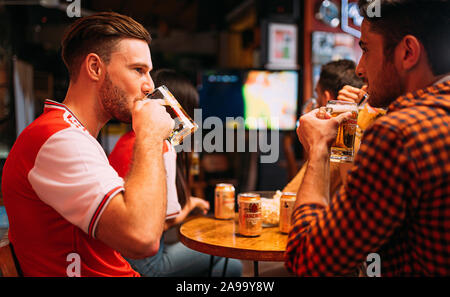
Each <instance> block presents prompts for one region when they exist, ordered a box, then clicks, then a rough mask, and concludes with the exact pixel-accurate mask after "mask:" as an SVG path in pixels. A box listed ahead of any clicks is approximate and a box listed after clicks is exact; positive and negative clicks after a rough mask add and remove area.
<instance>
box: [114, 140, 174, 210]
mask: <svg viewBox="0 0 450 297" xmlns="http://www.w3.org/2000/svg"><path fill="white" fill-rule="evenodd" d="M135 140H136V134H135V133H134V131H129V132H127V133H125V134H124V135H122V137H120V139H119V140H118V141H117V144H116V145H115V146H114V149H113V150H112V152H111V154H110V155H109V162H110V164H111V166H112V167H113V168H114V169H115V170H116V171H117V173H118V174H119V176H121V177H123V178H126V176H127V174H128V172H129V171H130V167H131V163H132V159H133V150H134V142H135ZM163 160H164V167H165V169H166V185H167V211H166V219H173V218H175V217H177V216H178V215H179V214H180V212H181V205H180V203H179V202H178V194H177V188H176V163H177V153H176V151H175V148H174V147H173V145H172V144H170V142H169V141H167V140H166V141H165V142H164V146H163Z"/></svg>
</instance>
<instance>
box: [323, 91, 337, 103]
mask: <svg viewBox="0 0 450 297" xmlns="http://www.w3.org/2000/svg"><path fill="white" fill-rule="evenodd" d="M323 96H324V97H325V99H326V100H327V102H328V101H330V100H334V99H335V98H334V96H333V95H331V92H330V91H327V90H325V91H324V92H323Z"/></svg>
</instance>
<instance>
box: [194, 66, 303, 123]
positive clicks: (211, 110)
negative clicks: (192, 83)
mask: <svg viewBox="0 0 450 297" xmlns="http://www.w3.org/2000/svg"><path fill="white" fill-rule="evenodd" d="M199 77H200V79H199V83H198V91H199V95H200V108H201V109H202V117H203V120H205V119H206V118H207V117H210V116H214V117H218V118H220V119H221V120H222V121H223V123H224V126H225V123H226V118H227V117H228V118H237V117H241V118H243V119H244V122H245V128H246V129H249V130H256V129H258V130H260V129H268V130H272V129H273V130H295V123H296V121H297V101H298V72H297V71H293V70H280V71H274V70H229V71H225V70H221V71H219V70H214V71H213V70H211V71H203V72H202V73H201V75H200V76H199ZM226 127H228V128H230V127H234V128H236V126H233V125H231V126H230V125H226Z"/></svg>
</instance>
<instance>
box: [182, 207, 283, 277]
mask: <svg viewBox="0 0 450 297" xmlns="http://www.w3.org/2000/svg"><path fill="white" fill-rule="evenodd" d="M179 237H180V241H181V242H182V243H183V244H184V245H186V246H187V247H189V248H191V249H193V250H196V251H199V252H202V253H206V254H209V255H212V256H220V257H226V258H235V259H242V260H252V261H254V272H255V276H257V275H258V261H279V262H282V261H284V258H283V255H284V251H285V250H286V242H287V234H283V233H281V232H280V230H279V227H278V226H275V227H266V228H263V232H262V234H261V235H260V236H258V237H246V236H242V235H240V234H239V227H238V221H237V214H236V217H235V219H234V220H218V219H215V218H212V217H196V218H193V219H191V220H189V221H187V222H186V223H184V224H183V225H182V226H181V227H180V231H179ZM211 261H212V259H211ZM210 269H211V267H210Z"/></svg>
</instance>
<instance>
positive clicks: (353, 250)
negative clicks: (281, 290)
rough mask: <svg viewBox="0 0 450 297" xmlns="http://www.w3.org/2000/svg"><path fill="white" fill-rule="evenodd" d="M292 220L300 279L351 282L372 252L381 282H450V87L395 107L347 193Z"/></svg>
mask: <svg viewBox="0 0 450 297" xmlns="http://www.w3.org/2000/svg"><path fill="white" fill-rule="evenodd" d="M292 220H293V227H292V229H291V232H290V234H289V238H288V244H287V249H286V253H285V260H286V263H285V265H286V267H287V268H288V270H290V271H292V272H294V273H295V274H297V275H299V276H300V275H312V276H323V275H348V274H350V273H352V272H353V271H354V270H355V268H357V266H358V265H360V264H361V263H364V262H365V261H366V257H367V255H368V254H370V253H372V252H376V253H378V254H379V255H380V260H381V263H380V264H381V274H382V276H393V275H394V276H395V275H447V276H448V275H450V81H446V82H444V83H441V84H439V85H435V86H430V87H428V88H426V89H423V90H419V91H416V92H413V93H409V94H407V95H405V96H402V97H399V98H398V99H397V100H395V101H394V102H393V103H392V104H391V105H390V106H389V111H388V113H387V115H385V116H383V117H381V118H380V119H378V120H377V121H376V122H375V123H374V124H373V125H372V126H371V127H370V128H369V129H367V130H366V132H365V134H364V137H363V141H362V144H361V147H360V150H359V152H358V154H357V156H356V158H355V165H354V166H353V169H352V170H351V172H350V174H349V176H348V180H347V186H346V187H342V188H341V189H340V191H339V192H338V193H337V194H336V195H334V197H333V198H332V199H331V202H330V204H329V205H328V206H327V207H326V208H323V207H321V206H318V205H312V204H304V205H300V206H299V207H298V208H297V209H295V211H294V213H293V215H292ZM369 263H371V261H369V262H368V263H367V264H369Z"/></svg>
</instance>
